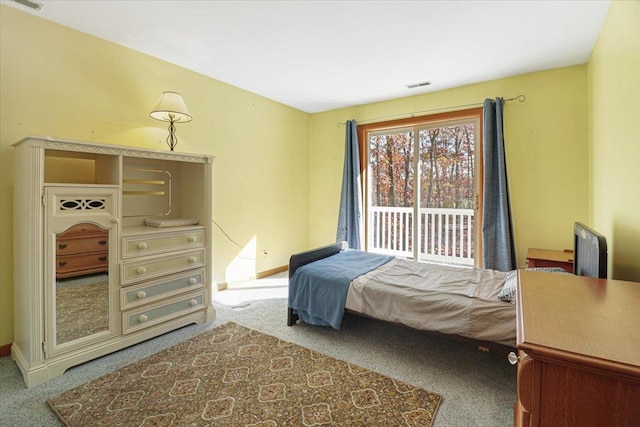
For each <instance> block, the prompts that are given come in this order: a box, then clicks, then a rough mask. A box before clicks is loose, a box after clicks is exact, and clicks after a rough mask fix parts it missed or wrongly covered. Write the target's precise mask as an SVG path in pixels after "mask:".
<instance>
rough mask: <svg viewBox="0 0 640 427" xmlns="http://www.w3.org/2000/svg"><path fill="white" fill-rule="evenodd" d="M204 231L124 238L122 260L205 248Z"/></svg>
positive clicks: (201, 229) (195, 230) (194, 230)
mask: <svg viewBox="0 0 640 427" xmlns="http://www.w3.org/2000/svg"><path fill="white" fill-rule="evenodd" d="M204 240H205V239H204V229H203V228H199V229H193V230H187V231H180V232H173V233H157V234H145V235H136V236H126V237H123V238H122V258H134V257H140V256H146V255H155V254H161V253H166V252H175V251H182V250H188V249H194V248H202V247H204V244H205V241H204Z"/></svg>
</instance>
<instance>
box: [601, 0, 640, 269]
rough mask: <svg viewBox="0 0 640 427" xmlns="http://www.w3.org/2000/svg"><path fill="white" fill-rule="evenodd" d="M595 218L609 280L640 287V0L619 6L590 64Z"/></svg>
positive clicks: (614, 7)
mask: <svg viewBox="0 0 640 427" xmlns="http://www.w3.org/2000/svg"><path fill="white" fill-rule="evenodd" d="M588 69H589V73H588V76H589V77H588V86H589V95H590V96H589V107H590V108H589V114H590V120H589V125H590V126H589V134H590V152H591V156H590V158H591V205H590V210H591V216H592V219H593V225H594V227H595V228H596V229H597V230H598V231H600V232H601V233H603V234H604V235H605V236H606V237H607V243H608V247H609V277H613V278H615V279H621V280H632V281H636V282H640V1H637V0H636V1H614V2H612V4H611V7H610V8H609V13H608V14H607V18H606V20H605V22H604V25H603V27H602V30H601V32H600V35H599V37H598V42H597V44H596V47H595V49H594V50H593V53H592V55H591V59H590V60H589V65H588Z"/></svg>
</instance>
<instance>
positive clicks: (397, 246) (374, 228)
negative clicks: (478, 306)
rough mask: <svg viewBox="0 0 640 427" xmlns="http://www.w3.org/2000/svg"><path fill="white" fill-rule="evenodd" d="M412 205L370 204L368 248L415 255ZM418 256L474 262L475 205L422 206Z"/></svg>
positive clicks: (432, 259) (423, 258) (390, 253)
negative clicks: (471, 206) (469, 207)
mask: <svg viewBox="0 0 640 427" xmlns="http://www.w3.org/2000/svg"><path fill="white" fill-rule="evenodd" d="M413 215H414V213H413V208H411V207H407V208H405V207H382V206H370V207H369V227H368V233H369V236H368V237H369V238H368V242H369V250H370V251H371V252H378V253H384V254H388V255H395V256H402V257H411V258H412V257H414V245H413V239H414V237H413V227H414V223H413ZM419 215H420V218H419V220H420V223H419V224H420V234H419V240H420V241H419V246H418V259H419V260H420V261H435V262H442V263H446V264H462V265H473V264H474V254H475V250H474V227H473V215H474V210H473V209H436V208H421V209H420V210H419Z"/></svg>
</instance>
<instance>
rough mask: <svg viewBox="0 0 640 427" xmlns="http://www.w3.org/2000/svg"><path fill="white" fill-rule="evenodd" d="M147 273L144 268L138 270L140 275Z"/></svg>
mask: <svg viewBox="0 0 640 427" xmlns="http://www.w3.org/2000/svg"><path fill="white" fill-rule="evenodd" d="M146 272H147V269H146V268H144V267H138V269H137V270H136V273H138V274H144V273H146Z"/></svg>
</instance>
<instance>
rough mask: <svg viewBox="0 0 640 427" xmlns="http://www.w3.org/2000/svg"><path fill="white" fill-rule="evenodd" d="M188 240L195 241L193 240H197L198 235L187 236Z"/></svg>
mask: <svg viewBox="0 0 640 427" xmlns="http://www.w3.org/2000/svg"><path fill="white" fill-rule="evenodd" d="M187 240H188V241H189V243H193V242H195V241H196V240H197V239H196V236H189V237H188V238H187Z"/></svg>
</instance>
